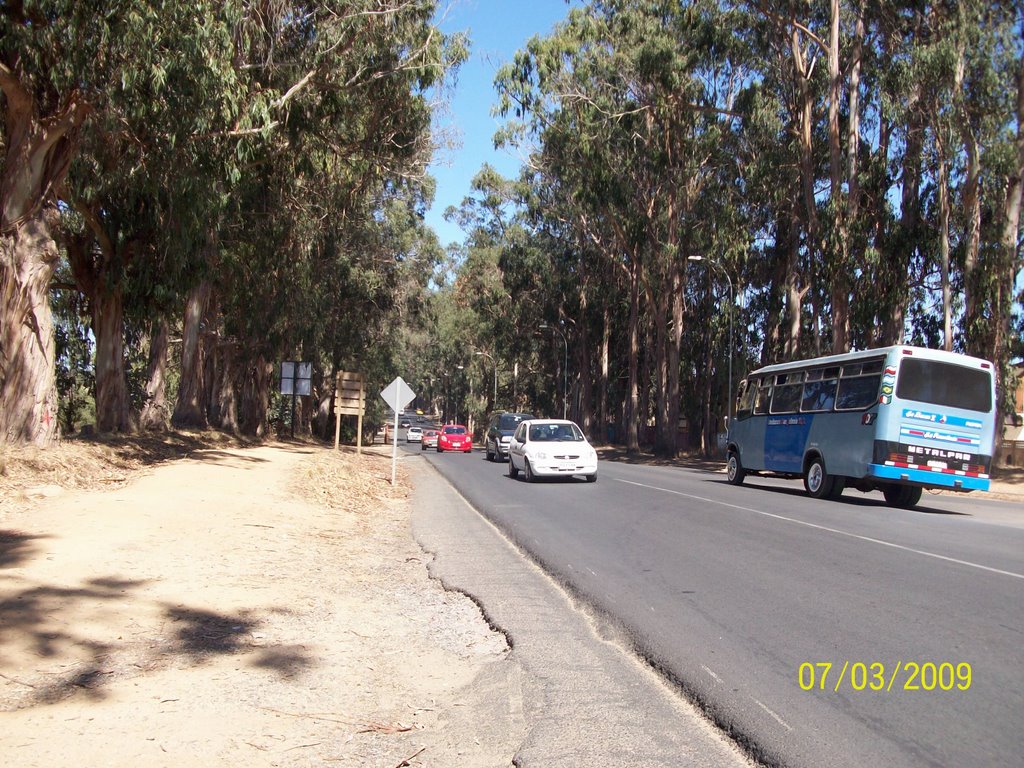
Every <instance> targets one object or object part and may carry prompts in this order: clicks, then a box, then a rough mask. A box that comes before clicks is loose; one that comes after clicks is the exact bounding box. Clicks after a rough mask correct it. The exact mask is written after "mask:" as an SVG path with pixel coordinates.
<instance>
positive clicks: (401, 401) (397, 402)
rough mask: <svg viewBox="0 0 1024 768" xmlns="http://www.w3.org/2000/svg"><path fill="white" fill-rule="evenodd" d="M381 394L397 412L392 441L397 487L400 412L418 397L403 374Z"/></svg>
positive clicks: (392, 485)
mask: <svg viewBox="0 0 1024 768" xmlns="http://www.w3.org/2000/svg"><path fill="white" fill-rule="evenodd" d="M380 396H381V397H382V398H384V402H385V403H387V404H388V405H389V406H391V410H393V411H394V412H395V431H394V437H393V438H392V443H391V487H392V488H394V487H395V469H396V467H397V466H398V414H399V412H400V411H401V410H402V409H403V408H405V406H407V405H408V404H409V403H411V402H412V401H413V400H415V399H416V393H415V392H413V391H412V389H411V388H410V387H409V385H408V384H406V383H405V381H404V380H403V379H402V377H401V376H396V377H395V380H394V381H392V382H391V383H390V384H388V385H387V386H386V387H384V389H382V390H381V392H380Z"/></svg>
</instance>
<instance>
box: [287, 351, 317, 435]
mask: <svg viewBox="0 0 1024 768" xmlns="http://www.w3.org/2000/svg"><path fill="white" fill-rule="evenodd" d="M312 379H313V364H312V363H300V362H297V361H295V360H284V361H282V362H281V394H282V395H291V396H292V419H291V421H292V438H293V439H294V438H295V396H296V395H299V396H301V397H309V395H310V394H312V392H313V387H312Z"/></svg>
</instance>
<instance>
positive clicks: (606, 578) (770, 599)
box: [409, 446, 1024, 766]
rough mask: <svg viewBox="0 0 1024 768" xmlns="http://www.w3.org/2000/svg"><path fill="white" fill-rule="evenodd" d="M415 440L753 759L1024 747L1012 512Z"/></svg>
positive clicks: (1013, 757) (834, 761) (797, 762)
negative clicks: (818, 497) (554, 465)
mask: <svg viewBox="0 0 1024 768" xmlns="http://www.w3.org/2000/svg"><path fill="white" fill-rule="evenodd" d="M412 450H413V451H414V452H415V454H414V455H416V456H422V458H423V459H425V460H426V461H429V462H430V463H432V464H433V465H434V466H436V467H437V468H438V469H439V470H440V471H441V472H442V474H443V475H444V476H445V477H447V478H448V480H449V481H450V482H451V483H452V484H453V485H454V486H455V487H456V488H457V489H458V490H459V491H460V492H461V493H462V494H463V496H464V497H466V498H467V499H468V500H469V501H470V503H471V504H473V505H474V506H475V507H476V509H477V510H479V511H480V512H481V513H482V514H483V515H485V516H486V517H488V518H489V519H490V520H491V521H493V522H494V523H495V524H496V525H497V526H499V527H500V528H501V529H502V530H503V531H504V532H505V533H506V535H507V536H508V537H509V538H510V539H512V540H513V541H514V542H515V543H516V544H517V545H518V546H519V547H521V548H522V549H524V550H525V551H526V552H528V553H529V555H530V556H531V557H532V558H533V559H534V560H536V561H537V562H538V563H539V564H541V565H542V567H543V568H544V569H545V570H547V571H548V572H549V573H550V574H551V575H552V576H553V577H554V578H556V579H557V580H558V581H559V582H561V583H562V584H563V585H564V586H565V587H566V588H567V589H568V590H569V591H570V592H572V593H573V594H575V595H576V596H577V597H579V598H580V599H582V600H584V601H586V602H587V603H589V604H591V605H592V606H593V607H594V608H595V609H596V611H597V612H598V614H599V615H601V616H603V617H604V619H605V620H606V622H607V626H608V629H609V631H610V632H614V633H617V637H618V638H619V640H620V641H622V642H624V643H628V644H630V645H631V646H632V647H633V649H634V650H636V651H637V652H638V653H639V654H640V655H642V656H643V657H644V658H645V659H647V660H648V661H649V663H650V664H651V665H652V666H653V667H654V668H655V669H657V670H658V671H659V672H661V673H662V674H663V675H664V676H665V677H667V678H668V679H669V680H670V681H672V682H673V683H675V684H676V685H677V686H679V687H680V688H681V689H682V690H683V691H685V693H686V694H687V695H688V696H689V697H690V698H691V699H692V700H694V701H695V702H697V703H698V704H699V705H700V706H701V707H702V708H704V709H705V711H706V712H707V713H708V714H709V715H710V717H711V718H712V719H713V720H714V721H715V722H716V723H717V724H718V725H719V726H720V727H722V728H723V729H725V730H726V732H727V733H729V734H730V735H731V736H733V737H734V738H735V739H736V740H737V741H738V742H740V743H741V744H742V745H743V746H744V747H745V748H747V749H748V750H749V751H750V752H751V753H752V754H753V755H754V756H755V757H757V758H758V759H760V760H762V761H764V762H765V763H767V764H769V765H781V766H824V765H828V766H866V765H886V766H961V765H971V766H1005V765H1019V764H1020V760H1021V755H1024V728H1022V727H1021V725H1022V720H1021V715H1022V713H1024V661H1022V660H1024V652H1022V651H1024V511H1022V510H1019V509H1016V508H1015V507H1013V506H1012V505H1009V504H1008V503H1006V502H998V501H992V500H987V499H984V498H981V497H978V496H977V495H972V496H966V497H952V496H931V495H927V494H926V496H925V498H924V500H923V501H922V503H921V505H920V506H919V507H918V508H917V509H916V510H910V511H908V510H894V509H891V508H889V507H887V506H885V505H884V503H883V501H882V498H881V494H868V495H863V494H860V493H858V492H856V491H847V493H846V495H844V497H843V499H842V500H841V501H839V502H825V501H815V500H813V499H810V498H809V497H807V496H806V495H804V493H803V491H802V488H801V487H800V486H799V484H798V483H795V482H783V481H771V480H759V479H756V478H755V479H751V480H749V481H748V483H747V485H745V486H743V487H733V486H730V485H728V484H727V483H725V482H724V476H723V475H720V474H715V473H708V472H701V471H696V470H687V469H681V468H675V467H656V466H642V465H631V464H626V463H619V462H603V463H602V464H601V467H600V477H599V480H598V482H597V483H596V484H593V485H590V484H586V483H584V482H583V481H582V480H576V481H568V482H566V481H560V482H541V483H536V484H529V483H525V482H523V481H522V480H521V479H520V480H512V479H510V478H509V477H508V476H507V475H506V469H507V465H506V464H492V463H489V462H487V461H486V460H485V459H484V457H483V454H482V453H481V452H479V451H475V452H474V453H472V454H451V453H444V454H440V455H439V454H436V453H434V452H433V451H427V452H423V453H422V454H421V453H420V451H419V446H412ZM409 458H410V459H413V456H410V457H409ZM826 665H831V666H830V667H827V666H826ZM801 675H802V677H801ZM968 675H969V678H968ZM943 688H946V689H947V690H942V689H943Z"/></svg>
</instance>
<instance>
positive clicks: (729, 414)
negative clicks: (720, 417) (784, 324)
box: [687, 256, 736, 430]
mask: <svg viewBox="0 0 1024 768" xmlns="http://www.w3.org/2000/svg"><path fill="white" fill-rule="evenodd" d="M687 261H706V262H707V263H708V264H710V265H711V266H712V267H714V268H715V269H717V270H719V271H720V272H721V273H722V274H723V275H725V280H726V282H727V283H729V385H728V395H727V397H728V398H729V400H728V402H727V403H726V406H725V417H726V429H727V430H728V428H729V427H731V426H732V310H733V305H734V304H735V303H736V297H735V294H734V293H733V288H732V278H731V277H729V273H728V272H727V271H726V269H725V267H723V266H722V265H721V264H719V263H718V262H717V261H715V260H714V259H708V258H705V257H704V256H688V257H687Z"/></svg>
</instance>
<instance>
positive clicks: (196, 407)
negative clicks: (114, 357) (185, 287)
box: [171, 281, 213, 429]
mask: <svg viewBox="0 0 1024 768" xmlns="http://www.w3.org/2000/svg"><path fill="white" fill-rule="evenodd" d="M212 292H213V289H212V288H211V286H210V284H209V283H208V282H206V281H204V282H202V283H200V284H199V285H197V286H196V287H195V288H193V289H192V290H191V292H189V295H188V299H187V300H186V303H185V322H184V327H183V329H182V334H181V336H182V338H181V382H180V383H179V385H178V401H177V404H176V405H175V407H174V416H173V417H172V419H171V421H172V423H173V424H174V426H176V427H198V428H200V429H201V428H204V427H206V426H207V420H206V406H207V399H206V398H207V390H206V381H205V373H206V354H207V350H206V349H205V340H204V338H203V332H202V331H203V329H202V325H203V321H204V320H205V319H206V310H207V307H208V306H209V303H210V296H211V294H212Z"/></svg>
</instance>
